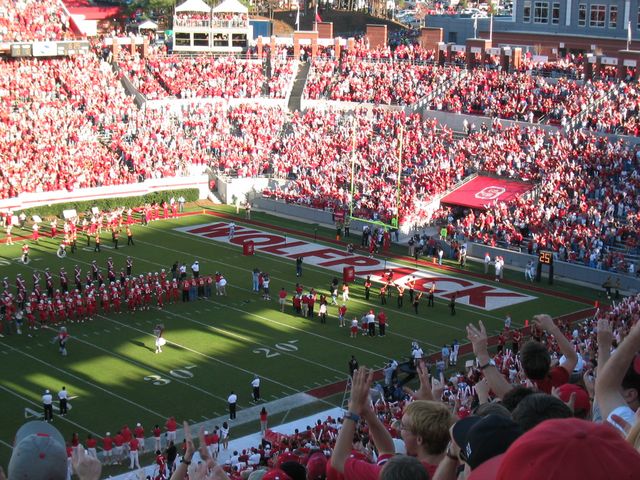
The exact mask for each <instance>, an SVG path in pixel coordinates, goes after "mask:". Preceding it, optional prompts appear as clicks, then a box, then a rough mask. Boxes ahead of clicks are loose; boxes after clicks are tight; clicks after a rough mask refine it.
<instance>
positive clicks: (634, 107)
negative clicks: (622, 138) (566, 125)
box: [582, 82, 640, 137]
mask: <svg viewBox="0 0 640 480" xmlns="http://www.w3.org/2000/svg"><path fill="white" fill-rule="evenodd" d="M639 105H640V92H639V91H638V86H637V84H636V83H635V82H634V83H624V82H620V83H619V84H617V85H614V86H613V87H612V88H611V89H610V92H609V95H608V96H607V97H605V98H602V100H601V101H600V102H599V103H598V105H597V107H596V108H595V109H594V110H593V111H591V112H590V113H589V114H588V115H587V117H586V118H585V119H584V120H583V121H582V126H583V127H584V128H588V129H590V130H595V131H597V132H604V133H612V134H617V135H632V136H634V137H638V136H640V122H639V121H638V111H639Z"/></svg>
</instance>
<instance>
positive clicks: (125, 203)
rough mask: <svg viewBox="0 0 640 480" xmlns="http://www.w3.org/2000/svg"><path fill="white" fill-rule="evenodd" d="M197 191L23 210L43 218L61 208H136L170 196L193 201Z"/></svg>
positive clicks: (80, 209)
mask: <svg viewBox="0 0 640 480" xmlns="http://www.w3.org/2000/svg"><path fill="white" fill-rule="evenodd" d="M199 193H200V192H199V190H198V189H197V188H184V189H180V190H164V191H162V192H154V193H148V194H146V195H142V196H136V197H113V198H103V199H99V200H87V201H82V202H67V203H56V204H53V205H42V206H40V207H34V208H29V209H27V210H25V214H26V215H27V217H31V216H32V215H39V216H40V217H43V218H44V217H52V216H62V211H63V210H70V209H75V210H76V211H77V212H78V213H83V212H88V211H89V210H91V208H92V207H98V208H99V209H100V210H103V211H104V210H113V209H115V208H118V207H124V208H129V207H131V208H136V207H139V206H141V205H144V204H145V203H154V202H158V203H162V202H163V201H164V200H166V201H167V202H168V201H169V199H170V198H171V197H174V198H175V199H176V200H177V199H178V198H180V197H181V196H182V197H184V198H185V200H186V201H187V202H195V201H196V200H198V197H199Z"/></svg>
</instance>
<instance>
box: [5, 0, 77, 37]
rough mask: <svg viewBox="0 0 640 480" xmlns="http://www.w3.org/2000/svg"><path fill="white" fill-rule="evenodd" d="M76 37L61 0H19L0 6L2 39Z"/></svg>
mask: <svg viewBox="0 0 640 480" xmlns="http://www.w3.org/2000/svg"><path fill="white" fill-rule="evenodd" d="M71 38H75V35H74V34H73V33H72V32H71V31H70V27H69V18H67V16H66V14H65V13H64V11H63V10H62V8H61V5H60V3H59V2H58V0H18V1H15V2H4V3H3V4H2V5H0V42H24V41H32V40H37V41H47V40H66V39H71Z"/></svg>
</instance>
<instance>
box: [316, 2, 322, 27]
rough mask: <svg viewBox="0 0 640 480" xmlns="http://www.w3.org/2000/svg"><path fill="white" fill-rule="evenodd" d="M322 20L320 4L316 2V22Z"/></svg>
mask: <svg viewBox="0 0 640 480" xmlns="http://www.w3.org/2000/svg"><path fill="white" fill-rule="evenodd" d="M320 22H322V18H320V14H318V4H317V3H316V23H320Z"/></svg>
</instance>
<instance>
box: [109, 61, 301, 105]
mask: <svg viewBox="0 0 640 480" xmlns="http://www.w3.org/2000/svg"><path fill="white" fill-rule="evenodd" d="M119 63H120V66H121V68H122V69H123V70H124V72H126V74H127V77H129V78H130V79H131V80H132V82H133V84H134V85H135V86H136V88H138V90H139V91H140V92H141V93H142V94H144V95H145V96H147V98H148V99H150V100H151V99H158V98H166V97H169V96H174V97H176V98H182V99H191V98H209V97H216V98H258V97H263V96H265V97H268V98H284V97H285V95H286V92H287V89H288V88H289V86H290V82H291V80H292V78H293V62H291V60H287V59H282V57H279V56H276V57H274V60H273V63H272V76H271V77H270V78H269V79H268V80H267V78H266V77H265V75H264V68H263V65H262V63H261V62H259V61H255V60H242V59H237V58H235V57H209V56H197V57H181V56H177V55H166V54H164V53H162V52H161V51H158V52H157V53H152V54H150V55H149V56H147V57H146V58H144V59H143V58H140V56H139V55H137V54H136V55H131V54H130V53H126V52H124V51H122V52H120V60H119ZM267 87H268V88H267ZM267 90H268V92H267Z"/></svg>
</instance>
